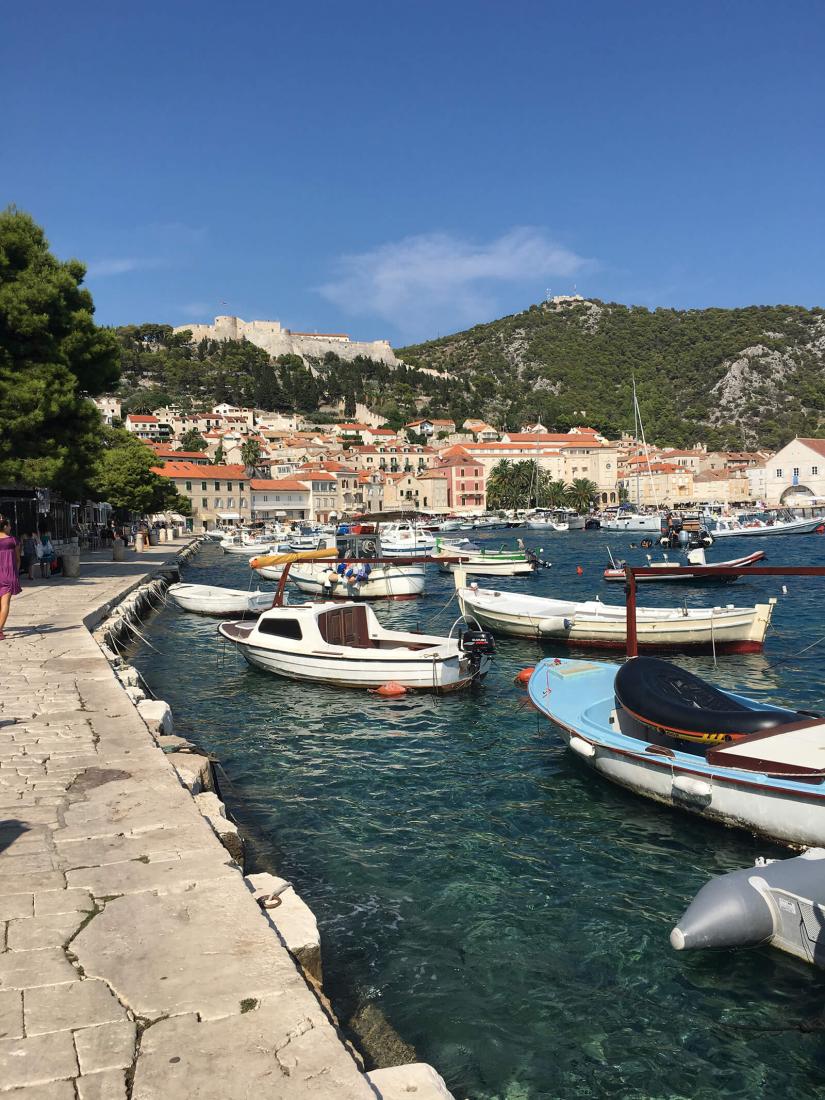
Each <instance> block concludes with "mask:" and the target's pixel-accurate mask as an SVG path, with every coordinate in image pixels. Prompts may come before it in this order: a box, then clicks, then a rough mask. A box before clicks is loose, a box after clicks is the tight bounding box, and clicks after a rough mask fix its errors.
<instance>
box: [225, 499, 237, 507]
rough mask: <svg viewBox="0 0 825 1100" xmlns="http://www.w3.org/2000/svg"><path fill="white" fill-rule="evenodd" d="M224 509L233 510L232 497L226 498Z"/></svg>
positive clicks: (233, 502) (233, 500) (233, 501)
mask: <svg viewBox="0 0 825 1100" xmlns="http://www.w3.org/2000/svg"><path fill="white" fill-rule="evenodd" d="M226 507H227V508H234V507H235V498H234V497H227V498H226Z"/></svg>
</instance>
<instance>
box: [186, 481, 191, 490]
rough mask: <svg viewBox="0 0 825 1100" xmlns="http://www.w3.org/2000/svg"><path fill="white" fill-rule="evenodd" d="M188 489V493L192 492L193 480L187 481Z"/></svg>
mask: <svg viewBox="0 0 825 1100" xmlns="http://www.w3.org/2000/svg"><path fill="white" fill-rule="evenodd" d="M186 491H187V493H191V492H192V482H191V481H187V482H186Z"/></svg>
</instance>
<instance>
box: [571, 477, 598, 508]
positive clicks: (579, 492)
mask: <svg viewBox="0 0 825 1100" xmlns="http://www.w3.org/2000/svg"><path fill="white" fill-rule="evenodd" d="M597 492H598V486H597V485H596V483H595V482H594V481H590V479H589V478H586V477H576V478H574V479H573V482H572V484H570V485H568V486H567V492H566V496H567V503H568V504H569V505H570V507H571V508H575V509H576V511H577V512H579V513H580V514H582V515H583V514H584V513H585V512H589V511H590V505H591V504H592V503H593V499H594V497H595V496H596V493H597Z"/></svg>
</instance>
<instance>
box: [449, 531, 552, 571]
mask: <svg viewBox="0 0 825 1100" xmlns="http://www.w3.org/2000/svg"><path fill="white" fill-rule="evenodd" d="M431 557H432V559H433V561H435V562H437V563H438V568H439V569H440V570H441V572H442V573H454V572H455V571H456V569H462V570H463V571H464V572H465V573H472V574H474V575H476V576H485V577H519V576H525V575H529V574H531V573H534V572H535V571H536V570H537V569H538V568H539V566H540V565H542V564H543V563H542V562H541V561H540V560H539V558H538V557H537V555H536V554H534V553H533V552H532V551H531V550H525V549H524V544H523V543H522V542H521V539H519V546H518V548H517V549H515V550H508V549H505V548H504V547H501V548H500V549H498V550H486V549H480V548H479V547H478V546H474V545H473V544H472V543H470V544H467V543H466V542H464V541H462V542H452V541H451V540H449V539H436V540H435V551H434V553H433V554H432V555H431ZM456 559H459V560H458V561H456Z"/></svg>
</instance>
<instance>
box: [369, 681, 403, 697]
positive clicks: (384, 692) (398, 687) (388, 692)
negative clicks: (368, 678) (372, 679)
mask: <svg viewBox="0 0 825 1100" xmlns="http://www.w3.org/2000/svg"><path fill="white" fill-rule="evenodd" d="M369 691H370V695H381V696H383V697H384V698H385V699H394V698H396V697H398V696H401V695H406V694H407V688H405V687H404V685H403V684H399V683H398V681H397V680H389V681H388V682H387V683H386V684H382V685H381V686H380V687H377V688H370V689H369Z"/></svg>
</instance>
